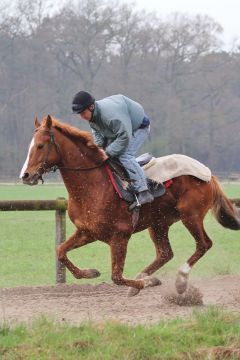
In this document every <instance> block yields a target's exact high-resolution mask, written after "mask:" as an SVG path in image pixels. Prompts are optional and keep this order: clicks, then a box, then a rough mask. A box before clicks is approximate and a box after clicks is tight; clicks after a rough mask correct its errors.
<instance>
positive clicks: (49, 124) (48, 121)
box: [45, 115, 52, 129]
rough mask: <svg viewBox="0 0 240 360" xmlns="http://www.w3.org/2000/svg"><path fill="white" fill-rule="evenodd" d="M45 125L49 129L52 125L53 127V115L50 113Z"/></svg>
mask: <svg viewBox="0 0 240 360" xmlns="http://www.w3.org/2000/svg"><path fill="white" fill-rule="evenodd" d="M45 126H46V127H47V128H48V129H51V127H52V118H51V115H48V116H47V119H46V123H45Z"/></svg>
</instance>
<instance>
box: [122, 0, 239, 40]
mask: <svg viewBox="0 0 240 360" xmlns="http://www.w3.org/2000/svg"><path fill="white" fill-rule="evenodd" d="M124 2H126V1H124ZM134 3H135V4H136V5H137V7H138V8H139V9H146V10H147V11H156V12H157V13H158V14H159V15H162V16H166V15H167V14H169V13H171V12H175V11H177V12H184V13H188V14H193V15H194V14H204V15H209V16H211V17H212V18H213V19H214V20H216V21H217V22H218V23H220V24H221V25H222V27H223V28H224V36H223V39H224V41H225V43H227V44H229V43H231V41H232V39H233V38H240V0H134Z"/></svg>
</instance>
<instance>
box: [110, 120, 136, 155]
mask: <svg viewBox="0 0 240 360" xmlns="http://www.w3.org/2000/svg"><path fill="white" fill-rule="evenodd" d="M109 128H110V129H111V130H112V132H113V133H114V134H116V138H115V139H114V140H113V141H112V142H111V144H109V145H108V146H107V147H106V149H105V152H106V154H107V155H108V156H109V157H117V156H119V155H121V154H122V153H123V152H124V151H125V150H126V148H127V146H128V144H129V141H130V139H131V135H130V133H129V131H128V130H127V129H126V127H125V125H124V123H123V122H122V121H120V120H118V119H112V120H111V121H110V122H109Z"/></svg>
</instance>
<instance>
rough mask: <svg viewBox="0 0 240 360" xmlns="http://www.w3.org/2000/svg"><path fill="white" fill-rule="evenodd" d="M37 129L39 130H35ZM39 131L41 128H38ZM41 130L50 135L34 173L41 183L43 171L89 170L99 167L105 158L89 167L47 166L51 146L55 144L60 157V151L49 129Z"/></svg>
mask: <svg viewBox="0 0 240 360" xmlns="http://www.w3.org/2000/svg"><path fill="white" fill-rule="evenodd" d="M36 131H39V130H36ZM40 131H41V130H40ZM42 132H44V133H49V135H50V142H49V146H48V152H47V154H46V156H45V159H44V160H43V162H42V164H41V165H40V166H39V168H38V170H37V172H36V174H37V175H38V176H39V179H40V180H41V181H42V183H44V180H43V178H42V175H43V174H45V173H49V172H56V171H57V170H60V169H63V170H69V171H89V170H94V169H97V168H99V167H101V166H102V165H103V164H104V162H105V160H103V161H102V162H101V163H100V164H97V165H95V166H91V167H86V168H85V167H76V168H71V167H67V166H61V165H60V166H58V165H54V166H52V167H48V157H49V154H50V152H51V150H52V147H53V146H55V147H56V149H57V152H58V154H59V155H60V158H61V152H60V146H59V145H58V144H57V143H56V141H55V138H54V133H53V132H51V131H46V130H42Z"/></svg>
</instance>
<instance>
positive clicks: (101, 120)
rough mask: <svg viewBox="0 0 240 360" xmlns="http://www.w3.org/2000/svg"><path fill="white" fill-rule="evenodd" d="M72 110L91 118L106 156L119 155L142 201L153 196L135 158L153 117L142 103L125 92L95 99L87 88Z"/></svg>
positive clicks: (74, 103)
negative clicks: (127, 95) (149, 115)
mask: <svg viewBox="0 0 240 360" xmlns="http://www.w3.org/2000/svg"><path fill="white" fill-rule="evenodd" d="M72 110H73V112H74V113H76V114H80V117H81V119H84V120H86V121H88V122H89V125H90V127H91V129H92V133H93V137H94V141H95V143H96V144H97V145H98V146H99V147H101V148H102V149H104V150H102V151H103V152H104V153H105V154H106V158H107V157H110V158H112V157H113V158H114V157H117V158H118V159H119V160H120V162H121V163H122V164H123V166H124V167H125V169H126V170H127V172H128V174H129V177H130V179H131V180H133V187H134V190H135V192H136V194H137V198H138V201H139V203H140V204H141V205H142V204H146V203H149V202H151V201H152V200H153V196H152V194H151V193H150V192H149V191H148V186H147V182H146V178H145V174H144V171H143V169H142V168H141V167H140V165H139V164H138V162H137V161H136V159H135V153H136V152H137V151H138V149H139V148H140V146H141V145H142V144H143V142H144V140H145V139H146V138H147V136H148V134H149V131H150V120H149V118H148V117H147V116H146V115H145V113H144V109H143V107H142V106H141V105H140V104H139V103H137V102H136V101H133V100H131V99H129V98H128V97H126V96H124V95H120V94H119V95H112V96H109V97H106V98H104V99H102V100H98V101H95V99H94V97H93V96H92V95H91V94H89V93H88V92H86V91H80V92H78V93H77V94H76V95H75V96H74V98H73V101H72Z"/></svg>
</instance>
